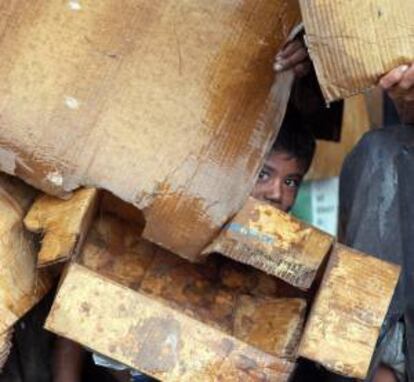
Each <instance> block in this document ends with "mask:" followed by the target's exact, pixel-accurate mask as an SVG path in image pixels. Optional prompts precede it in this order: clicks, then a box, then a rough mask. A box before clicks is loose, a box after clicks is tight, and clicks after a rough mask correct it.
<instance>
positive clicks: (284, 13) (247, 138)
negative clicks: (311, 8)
mask: <svg viewBox="0 0 414 382" xmlns="http://www.w3.org/2000/svg"><path fill="white" fill-rule="evenodd" d="M71 4H72V2H69V1H64V2H62V1H58V0H51V1H48V2H44V1H40V0H33V1H30V3H29V2H27V1H24V0H17V1H13V2H6V3H5V4H3V5H1V7H0V36H1V38H0V54H1V57H2V60H1V61H0V84H1V86H0V100H1V101H0V109H1V119H0V169H1V170H3V171H6V172H8V173H10V174H14V175H17V176H19V177H21V178H23V179H24V180H26V181H28V182H29V183H31V184H33V185H35V186H36V187H37V188H40V189H42V190H43V191H45V192H47V193H50V194H56V195H62V194H63V193H65V192H68V191H71V190H74V189H76V188H78V187H79V186H92V187H97V188H104V189H107V190H109V191H111V192H112V193H114V194H115V195H117V196H118V197H120V198H121V199H123V200H125V201H127V202H130V203H133V204H134V205H135V206H137V207H138V208H139V209H141V210H143V212H144V214H145V218H146V227H145V230H144V236H145V237H146V238H148V239H150V240H152V241H154V242H156V243H157V244H160V245H162V246H164V247H166V248H168V249H170V250H172V251H173V252H175V253H178V254H180V255H182V256H184V257H187V258H189V259H191V260H194V259H195V258H196V257H197V255H198V254H199V253H200V252H201V249H202V248H204V247H205V246H206V245H207V244H208V242H209V241H210V240H211V239H212V238H213V237H214V236H215V235H216V234H217V230H218V229H219V227H220V226H221V225H222V224H223V223H225V222H226V221H227V220H228V219H229V217H230V216H232V215H233V214H234V213H236V212H237V211H238V209H239V208H240V207H241V206H242V205H243V203H244V201H245V199H246V198H247V196H248V194H249V191H250V189H251V188H252V186H253V184H254V180H255V176H256V173H257V172H258V170H259V168H260V165H261V162H262V159H263V157H264V155H265V152H266V150H267V149H268V147H269V146H270V144H271V142H272V140H273V139H274V138H275V136H276V134H277V130H278V127H279V125H280V121H281V119H282V117H283V115H284V111H285V106H286V103H287V100H288V97H289V93H290V85H291V82H292V75H290V74H285V75H281V76H279V77H278V80H277V81H276V83H275V85H273V84H274V73H273V70H272V63H273V59H274V56H275V54H276V52H277V51H278V50H279V48H280V47H281V46H282V44H283V42H284V41H285V39H286V37H287V36H288V34H289V31H290V30H291V29H292V27H293V26H294V25H295V24H296V23H297V21H298V19H299V17H300V16H299V8H298V4H296V1H293V2H292V1H287V0H276V1H274V0H258V1H255V2H239V1H226V2H223V1H218V0H214V1H201V0H196V1H191V2H177V1H174V0H167V1H143V0H140V1H136V0H126V1H122V2H119V1H105V2H96V1H92V0H83V1H82V2H80V3H79V4H78V6H77V7H73V6H71Z"/></svg>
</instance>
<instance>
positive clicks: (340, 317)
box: [299, 244, 400, 380]
mask: <svg viewBox="0 0 414 382" xmlns="http://www.w3.org/2000/svg"><path fill="white" fill-rule="evenodd" d="M399 274H400V267H399V266H397V265H394V264H391V263H387V262H385V261H382V260H379V259H376V258H374V257H371V256H368V255H366V254H364V253H361V252H358V251H355V250H353V249H350V248H348V247H345V246H342V245H340V244H336V245H335V247H334V249H333V251H332V255H331V257H330V260H329V263H328V267H327V270H326V272H325V274H324V278H323V281H322V284H321V287H320V289H319V292H318V295H317V297H316V300H315V302H314V304H313V306H312V310H311V313H310V316H309V319H308V321H307V323H306V327H305V332H304V334H303V337H302V341H301V344H300V347H299V354H300V355H301V356H302V357H305V358H309V359H311V360H313V361H315V362H318V363H320V364H322V365H324V366H325V367H326V368H328V369H330V370H332V371H334V372H335V373H338V374H342V375H345V376H348V377H353V378H357V379H362V380H363V379H365V378H366V376H367V373H368V369H369V365H370V363H371V358H372V355H373V353H374V349H375V345H376V343H377V340H378V337H379V335H380V330H381V325H382V323H383V321H384V318H385V315H386V313H387V309H388V306H389V304H390V301H391V298H392V296H393V293H394V289H395V286H396V284H397V281H398V277H399Z"/></svg>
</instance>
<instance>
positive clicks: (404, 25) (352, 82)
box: [300, 0, 414, 102]
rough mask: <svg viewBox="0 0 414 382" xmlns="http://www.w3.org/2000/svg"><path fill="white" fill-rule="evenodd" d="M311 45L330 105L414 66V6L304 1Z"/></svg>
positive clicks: (386, 0) (403, 0)
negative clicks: (402, 67) (397, 70)
mask: <svg viewBox="0 0 414 382" xmlns="http://www.w3.org/2000/svg"><path fill="white" fill-rule="evenodd" d="M300 6H301V11H302V17H303V21H304V24H305V30H306V43H307V45H308V48H309V54H310V56H311V58H312V61H313V63H314V65H315V69H316V74H317V76H318V79H319V83H320V85H321V88H322V92H323V94H324V96H325V99H326V100H327V101H328V102H331V101H334V100H337V99H341V98H346V97H349V96H351V95H353V94H356V93H360V92H362V91H364V90H366V89H367V88H370V87H372V86H374V85H375V84H376V83H377V82H378V80H379V78H380V77H381V76H382V75H384V74H385V73H387V72H388V71H390V70H391V69H393V68H395V67H397V66H399V65H403V64H408V63H411V62H413V61H414V17H413V15H414V1H411V0H408V1H407V0H364V1H360V0H347V1H342V0H300Z"/></svg>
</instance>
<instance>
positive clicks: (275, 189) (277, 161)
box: [251, 151, 306, 212]
mask: <svg viewBox="0 0 414 382" xmlns="http://www.w3.org/2000/svg"><path fill="white" fill-rule="evenodd" d="M305 172H306V169H305V168H304V165H303V163H302V162H301V161H299V160H298V159H297V158H296V157H294V156H292V155H290V154H289V153H287V152H284V151H272V152H271V153H270V154H269V156H268V157H267V159H266V161H265V164H264V166H263V168H262V170H261V171H260V174H259V178H258V180H257V182H256V185H255V187H254V189H253V191H252V194H251V195H252V196H253V197H254V198H256V199H259V200H262V201H266V202H269V203H270V204H272V205H273V206H274V207H276V208H278V209H279V210H281V211H284V212H289V211H290V209H291V208H292V206H293V204H294V203H295V199H296V196H297V193H298V190H299V187H300V184H301V183H302V179H303V177H304V176H305Z"/></svg>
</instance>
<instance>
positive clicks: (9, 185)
mask: <svg viewBox="0 0 414 382" xmlns="http://www.w3.org/2000/svg"><path fill="white" fill-rule="evenodd" d="M35 195H36V192H35V190H33V189H32V188H31V187H28V186H27V185H25V184H24V183H23V182H21V181H19V180H18V179H12V178H11V177H8V176H5V174H0V343H1V341H4V340H5V339H6V334H5V333H6V331H9V330H10V328H12V327H13V325H14V324H15V323H16V322H17V321H18V320H19V319H20V318H22V317H23V316H24V315H25V314H26V313H27V312H28V311H29V310H30V309H31V308H32V307H33V306H35V305H36V304H37V303H38V302H39V301H40V300H41V299H42V298H43V297H44V296H45V295H46V293H47V292H48V291H49V289H50V288H51V286H52V283H51V279H50V277H49V275H48V274H47V273H46V272H42V271H38V270H37V269H36V254H37V248H36V242H35V240H34V237H33V236H32V235H31V234H30V233H29V232H27V231H26V230H25V229H24V226H23V217H24V215H25V213H26V212H27V210H28V208H29V206H30V204H31V203H32V202H33V199H34V197H35ZM3 334H4V336H2V335H3ZM1 346H2V345H1V344H0V347H1ZM1 354H2V350H1V349H0V358H1Z"/></svg>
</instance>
